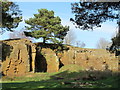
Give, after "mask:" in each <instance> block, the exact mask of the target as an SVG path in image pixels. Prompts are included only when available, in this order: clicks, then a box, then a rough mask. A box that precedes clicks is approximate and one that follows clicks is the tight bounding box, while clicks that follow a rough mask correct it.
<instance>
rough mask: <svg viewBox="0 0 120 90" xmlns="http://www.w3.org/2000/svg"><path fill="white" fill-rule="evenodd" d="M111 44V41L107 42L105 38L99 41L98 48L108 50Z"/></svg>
mask: <svg viewBox="0 0 120 90" xmlns="http://www.w3.org/2000/svg"><path fill="white" fill-rule="evenodd" d="M109 44H110V42H109V41H107V40H106V39H105V38H100V39H99V41H98V42H97V45H96V47H97V48H98V49H106V47H107V46H108V45H109Z"/></svg>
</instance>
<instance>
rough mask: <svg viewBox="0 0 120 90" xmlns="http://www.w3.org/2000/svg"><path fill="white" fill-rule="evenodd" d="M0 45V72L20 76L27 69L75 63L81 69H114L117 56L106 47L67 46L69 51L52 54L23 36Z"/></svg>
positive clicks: (54, 69) (44, 69)
mask: <svg viewBox="0 0 120 90" xmlns="http://www.w3.org/2000/svg"><path fill="white" fill-rule="evenodd" d="M0 42H1V44H2V62H0V64H1V65H2V70H1V71H2V73H3V74H4V75H6V76H21V75H24V74H26V73H29V72H57V71H59V69H60V68H61V64H62V66H66V65H69V64H75V65H79V66H80V67H82V68H84V69H85V70H101V71H104V70H112V71H117V70H118V58H116V57H115V55H114V54H110V53H109V52H107V51H106V50H100V49H85V48H76V47H71V46H67V47H68V48H69V50H66V51H63V52H59V53H57V54H56V53H55V51H54V50H52V49H50V48H44V47H42V48H41V49H38V47H39V48H40V45H38V44H33V43H32V42H30V41H29V40H27V39H14V40H4V41H0Z"/></svg>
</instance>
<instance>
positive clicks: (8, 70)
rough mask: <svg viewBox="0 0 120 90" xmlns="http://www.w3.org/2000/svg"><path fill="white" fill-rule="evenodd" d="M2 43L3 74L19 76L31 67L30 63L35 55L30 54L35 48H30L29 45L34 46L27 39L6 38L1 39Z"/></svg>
mask: <svg viewBox="0 0 120 90" xmlns="http://www.w3.org/2000/svg"><path fill="white" fill-rule="evenodd" d="M2 45H3V51H2V52H3V53H2V55H3V58H2V61H3V63H2V72H3V74H4V75H7V76H18V75H20V76H21V75H24V74H25V73H27V72H29V71H30V67H32V66H31V64H30V63H31V62H34V61H35V55H33V54H32V52H35V49H34V50H33V49H31V47H32V48H34V47H33V46H34V45H33V44H32V43H31V42H30V41H29V40H26V39H22V40H21V39H17V40H9V41H8V40H6V41H2ZM6 54H7V55H6ZM30 54H31V55H30ZM31 57H32V58H31ZM33 64H34V63H33ZM33 66H34V65H33Z"/></svg>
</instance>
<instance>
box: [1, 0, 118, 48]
mask: <svg viewBox="0 0 120 90" xmlns="http://www.w3.org/2000/svg"><path fill="white" fill-rule="evenodd" d="M42 1H43V0H42ZM16 4H18V5H19V8H20V10H22V13H23V20H25V19H28V18H30V17H33V14H36V13H38V12H37V10H38V9H41V8H45V9H48V10H53V11H54V12H55V16H59V17H60V18H61V19H62V24H63V25H68V26H70V30H74V34H75V35H76V41H83V42H84V43H85V44H86V48H96V43H97V41H98V40H99V39H100V38H105V39H106V40H108V41H110V40H111V37H112V35H113V34H114V33H115V31H116V30H117V29H116V27H117V24H116V21H113V22H110V21H108V22H105V23H104V24H102V27H101V28H96V29H95V30H94V31H83V30H80V29H76V28H75V26H74V25H73V24H72V23H71V22H70V21H69V19H70V18H73V17H74V14H72V13H71V2H17V3H16ZM24 25H25V24H24V21H23V22H21V23H20V25H19V27H18V28H17V29H16V30H20V29H21V28H24ZM8 38H9V37H8V34H7V33H5V34H4V35H2V36H0V39H8Z"/></svg>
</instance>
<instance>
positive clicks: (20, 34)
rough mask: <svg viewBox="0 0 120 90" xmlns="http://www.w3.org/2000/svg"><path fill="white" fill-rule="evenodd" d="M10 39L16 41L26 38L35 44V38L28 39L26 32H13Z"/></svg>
mask: <svg viewBox="0 0 120 90" xmlns="http://www.w3.org/2000/svg"><path fill="white" fill-rule="evenodd" d="M9 38H10V39H15V38H21V39H22V38H25V39H28V40H31V41H33V42H35V41H34V39H33V38H31V37H26V35H25V34H24V30H19V31H18V30H14V31H13V32H11V33H9Z"/></svg>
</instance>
